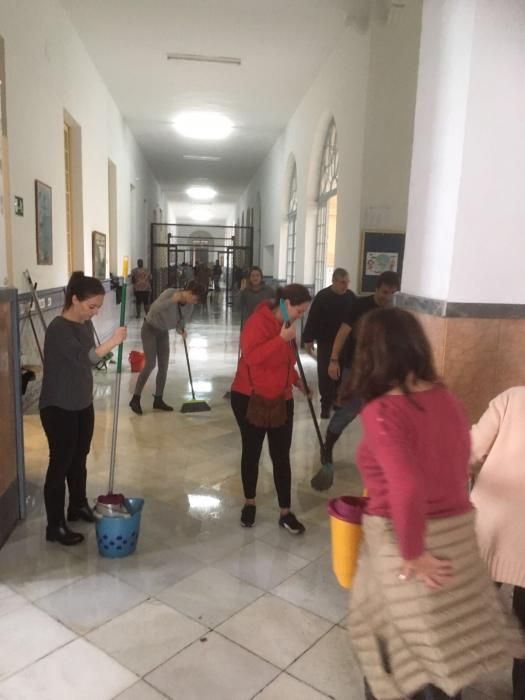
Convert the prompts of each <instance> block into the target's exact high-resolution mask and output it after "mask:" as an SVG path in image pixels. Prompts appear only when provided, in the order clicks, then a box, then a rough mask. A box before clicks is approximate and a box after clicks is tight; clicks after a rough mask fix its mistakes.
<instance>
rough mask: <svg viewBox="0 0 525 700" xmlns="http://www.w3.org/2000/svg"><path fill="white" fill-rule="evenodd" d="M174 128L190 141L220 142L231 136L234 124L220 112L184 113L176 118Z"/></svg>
mask: <svg viewBox="0 0 525 700" xmlns="http://www.w3.org/2000/svg"><path fill="white" fill-rule="evenodd" d="M173 128H174V129H175V131H176V132H177V133H178V134H180V135H181V136H185V137H186V138H189V139H200V140H202V141H220V140H222V139H226V138H228V136H229V135H230V134H231V132H232V131H233V122H232V121H231V119H228V117H226V116H224V114H219V113H218V112H183V113H182V114H179V115H178V116H177V117H175V120H174V122H173Z"/></svg>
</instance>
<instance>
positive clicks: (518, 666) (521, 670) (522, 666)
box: [512, 586, 525, 700]
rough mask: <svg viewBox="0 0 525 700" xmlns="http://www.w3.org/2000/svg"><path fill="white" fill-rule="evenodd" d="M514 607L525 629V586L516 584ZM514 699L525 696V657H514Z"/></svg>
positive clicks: (519, 699)
mask: <svg viewBox="0 0 525 700" xmlns="http://www.w3.org/2000/svg"><path fill="white" fill-rule="evenodd" d="M512 609H513V610H514V613H515V615H516V617H517V618H518V620H519V621H520V624H521V626H522V627H523V630H524V631H525V588H521V587H520V586H514V593H513V594H512ZM512 692H513V695H512V697H513V700H523V698H525V659H514V664H513V666H512Z"/></svg>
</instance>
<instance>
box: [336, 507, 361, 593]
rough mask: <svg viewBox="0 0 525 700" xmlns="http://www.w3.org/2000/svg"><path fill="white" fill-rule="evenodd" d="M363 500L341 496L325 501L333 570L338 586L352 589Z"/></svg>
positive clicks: (359, 540)
mask: <svg viewBox="0 0 525 700" xmlns="http://www.w3.org/2000/svg"><path fill="white" fill-rule="evenodd" d="M365 504H366V498H363V497H356V496H342V497H341V498H334V499H333V500H331V501H329V502H328V513H329V515H330V531H331V534H332V569H333V571H334V574H335V577H336V579H337V581H338V583H339V585H340V586H342V587H343V588H351V586H352V581H353V580H354V576H355V572H356V570H357V561H358V559H359V547H360V544H361V537H362V527H361V520H362V516H363V511H364V507H365Z"/></svg>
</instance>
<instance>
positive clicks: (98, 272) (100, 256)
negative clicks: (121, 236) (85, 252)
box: [91, 231, 106, 280]
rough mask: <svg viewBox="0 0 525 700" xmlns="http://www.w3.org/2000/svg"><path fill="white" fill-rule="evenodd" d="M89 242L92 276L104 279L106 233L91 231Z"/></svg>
mask: <svg viewBox="0 0 525 700" xmlns="http://www.w3.org/2000/svg"><path fill="white" fill-rule="evenodd" d="M91 244H92V257H93V260H92V263H93V277H97V278H98V279H99V280H104V279H106V234H105V233H100V231H93V233H92V242H91Z"/></svg>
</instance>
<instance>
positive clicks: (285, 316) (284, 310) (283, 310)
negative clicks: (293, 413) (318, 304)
mask: <svg viewBox="0 0 525 700" xmlns="http://www.w3.org/2000/svg"><path fill="white" fill-rule="evenodd" d="M279 306H280V308H281V314H282V316H283V319H284V321H285V323H286V325H287V326H289V325H290V317H289V315H288V309H287V308H286V303H285V301H284V299H281V300H280V301H279ZM292 345H293V348H294V350H295V359H296V361H297V367H298V369H299V374H300V376H301V380H302V382H303V386H304V390H305V391H306V400H307V401H308V408H309V409H310V415H311V416H312V420H313V422H314V428H315V432H316V435H317V439H318V440H319V445H320V447H321V449H324V442H323V436H322V435H321V430H320V428H319V423H318V422H317V416H316V415H315V408H314V405H313V403H312V399H311V398H310V388H309V387H308V382H307V381H306V375H305V373H304V368H303V363H302V362H301V358H300V356H299V348H298V347H297V342H296V341H295V340H292Z"/></svg>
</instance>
